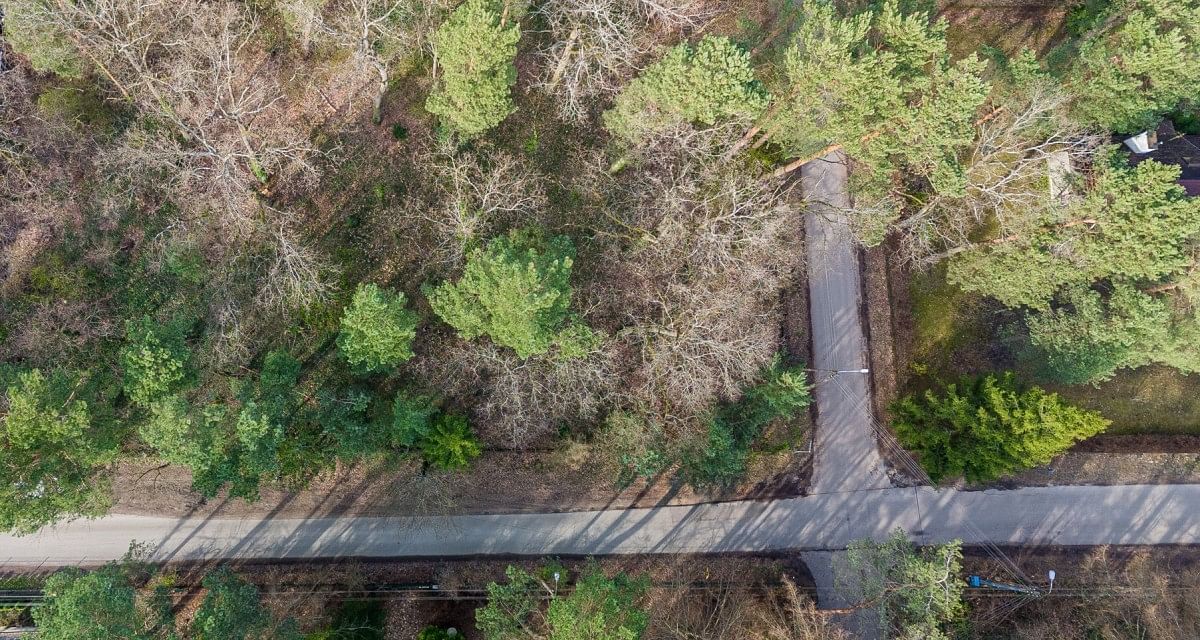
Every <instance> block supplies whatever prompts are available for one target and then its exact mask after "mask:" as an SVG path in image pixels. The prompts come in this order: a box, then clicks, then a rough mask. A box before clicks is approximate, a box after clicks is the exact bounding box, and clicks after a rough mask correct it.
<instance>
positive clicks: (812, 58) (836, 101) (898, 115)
mask: <svg viewBox="0 0 1200 640" xmlns="http://www.w3.org/2000/svg"><path fill="white" fill-rule="evenodd" d="M946 27H947V24H946V22H945V20H938V21H936V22H934V21H932V20H931V18H930V16H929V14H927V13H924V12H912V13H906V12H904V11H902V10H901V8H900V3H897V2H895V1H894V0H889V1H888V2H885V3H883V4H882V6H881V7H880V8H878V9H866V10H864V11H863V12H861V13H858V14H855V15H851V16H843V15H841V14H839V12H838V10H837V9H835V8H834V6H833V5H832V4H831V3H827V2H812V3H805V4H804V8H803V10H802V13H801V16H800V22H799V24H798V26H797V29H796V32H795V35H794V36H793V40H792V43H791V44H790V46H789V47H788V48H787V50H786V53H785V55H784V60H783V73H782V74H781V77H780V78H779V79H778V80H777V81H776V82H774V83H773V84H772V87H771V90H772V95H773V98H774V100H773V103H772V105H771V107H770V108H769V109H768V110H767V111H766V112H765V113H764V114H763V117H762V118H761V119H760V120H759V123H758V127H759V128H760V129H761V134H760V138H759V140H758V142H757V143H756V145H761V144H763V143H764V142H767V141H770V142H772V143H774V144H776V145H779V146H781V147H783V149H784V151H785V153H786V156H787V157H794V156H808V155H810V154H814V153H818V152H819V151H820V150H821V149H823V148H826V147H827V146H828V145H833V144H839V145H841V146H842V148H843V149H845V151H846V153H847V154H848V155H849V156H850V157H852V158H853V159H854V161H855V163H856V171H855V178H854V179H855V185H854V187H855V192H856V197H857V198H859V199H860V200H863V201H864V202H866V201H869V200H870V201H875V200H881V199H882V200H889V199H891V198H892V195H891V193H890V192H891V190H892V186H891V185H892V179H893V177H894V176H895V174H896V173H897V172H903V173H904V174H906V175H908V176H912V177H915V178H919V179H921V180H923V181H925V182H926V183H928V185H929V186H930V187H931V188H932V189H933V190H934V191H936V192H939V193H958V192H961V190H962V189H963V186H964V185H963V177H962V171H963V170H962V167H961V164H960V161H959V158H958V155H959V153H960V152H961V151H962V150H964V149H965V148H967V147H968V146H969V145H970V144H971V142H972V141H973V140H974V138H975V128H974V126H973V122H974V120H975V119H976V113H977V112H978V110H979V108H980V107H981V106H982V105H983V102H984V100H985V99H986V97H987V95H988V91H989V85H988V83H987V82H985V81H984V80H983V78H982V72H983V68H984V65H983V63H982V62H981V61H980V60H979V59H978V58H976V57H975V56H974V55H971V56H968V57H966V58H963V59H961V60H958V61H952V60H951V56H950V53H949V50H948V49H947V47H946ZM895 208H896V205H889V206H887V207H884V208H883V209H881V211H880V213H879V215H880V216H882V217H880V218H878V219H867V220H863V221H861V223H860V226H863V227H864V229H863V231H862V232H861V233H860V236H861V237H862V238H863V240H864V241H866V242H867V243H868V244H874V243H877V242H878V241H880V240H881V239H882V236H883V232H884V231H885V229H886V226H887V225H888V224H890V223H891V222H892V221H893V220H894V219H895V218H896V217H897V216H898V215H899V212H898V211H896V210H895Z"/></svg>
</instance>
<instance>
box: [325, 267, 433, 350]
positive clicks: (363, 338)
mask: <svg viewBox="0 0 1200 640" xmlns="http://www.w3.org/2000/svg"><path fill="white" fill-rule="evenodd" d="M418 323H419V318H418V317H417V314H415V313H413V312H412V311H409V310H408V308H407V307H406V306H405V298H404V293H403V292H395V293H393V292H392V291H389V290H387V289H381V288H379V287H378V286H376V285H374V284H369V283H367V284H359V285H358V289H356V290H355V292H354V298H353V299H352V300H351V301H350V305H349V306H348V307H346V310H345V312H344V313H343V314H342V324H341V332H340V333H339V334H338V337H337V345H338V349H339V350H341V352H342V356H343V357H345V358H346V362H349V363H350V365H351V366H353V367H356V368H359V369H362V370H364V371H384V370H387V369H390V368H392V367H395V366H396V365H398V364H400V363H401V362H404V361H405V360H408V359H409V358H411V357H412V356H413V352H412V341H413V338H415V337H416V335H417V324H418Z"/></svg>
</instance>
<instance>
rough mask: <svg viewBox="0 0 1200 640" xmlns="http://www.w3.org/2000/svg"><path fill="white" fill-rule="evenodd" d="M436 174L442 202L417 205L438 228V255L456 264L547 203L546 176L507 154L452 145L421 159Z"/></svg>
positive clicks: (532, 216) (420, 213) (422, 215)
mask: <svg viewBox="0 0 1200 640" xmlns="http://www.w3.org/2000/svg"><path fill="white" fill-rule="evenodd" d="M417 163H418V165H419V166H423V167H429V168H430V169H431V170H432V171H433V173H434V176H435V180H434V182H435V183H436V185H437V190H438V193H437V194H435V196H434V197H435V198H436V199H437V202H435V203H432V204H428V206H427V203H418V204H416V206H418V207H420V210H419V211H418V212H417V213H416V215H417V216H419V217H420V218H422V219H424V220H425V221H426V222H428V223H429V224H430V225H431V226H432V227H433V235H434V237H435V242H436V248H435V256H434V257H435V259H436V260H437V261H438V262H441V263H443V264H445V265H447V266H449V267H451V268H456V267H458V266H460V265H461V264H462V261H463V257H464V252H465V251H466V249H467V248H468V247H470V246H472V245H478V244H479V243H482V242H484V241H486V240H487V239H488V238H491V237H493V236H495V235H497V234H498V233H499V232H501V231H502V230H503V229H504V228H505V227H508V226H512V225H514V224H517V223H524V224H528V223H529V222H530V221H532V220H534V219H536V218H537V216H538V215H539V214H540V212H541V210H542V209H543V207H545V205H546V193H545V189H544V187H543V185H542V178H541V177H540V176H538V175H537V174H535V173H534V172H533V171H532V170H531V169H530V168H529V167H528V166H527V165H526V164H525V163H524V162H522V161H521V160H520V159H518V158H516V157H513V156H511V155H508V154H506V153H491V154H475V153H469V152H461V151H459V150H457V149H455V148H454V147H453V146H451V145H450V144H449V143H443V144H441V145H439V146H438V147H437V148H436V149H435V150H434V151H433V153H431V154H428V155H422V156H421V157H419V158H418V160H417Z"/></svg>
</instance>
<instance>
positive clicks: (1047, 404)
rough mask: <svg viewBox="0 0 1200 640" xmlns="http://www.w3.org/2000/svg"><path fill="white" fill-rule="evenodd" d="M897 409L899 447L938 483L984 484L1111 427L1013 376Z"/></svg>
mask: <svg viewBox="0 0 1200 640" xmlns="http://www.w3.org/2000/svg"><path fill="white" fill-rule="evenodd" d="M892 411H893V412H894V414H895V419H894V421H893V423H892V424H893V426H894V427H895V429H896V434H897V436H899V438H900V442H901V443H903V444H904V446H905V447H907V448H909V449H913V450H914V451H916V452H917V453H919V454H920V457H921V466H923V467H924V468H925V470H926V471H927V472H928V473H929V476H930V478H932V479H933V480H934V481H941V480H943V479H946V478H953V477H957V476H964V477H965V478H966V479H967V480H968V481H970V482H986V481H989V480H994V479H996V478H999V477H1000V476H1002V475H1005V474H1009V473H1014V472H1017V471H1020V470H1022V469H1027V468H1029V467H1033V466H1037V465H1042V464H1046V463H1048V462H1050V461H1051V460H1052V459H1053V458H1054V456H1057V455H1058V454H1060V453H1062V452H1063V451H1066V450H1067V448H1068V447H1070V446H1071V445H1073V444H1075V443H1076V442H1078V441H1080V440H1084V439H1086V438H1090V437H1092V436H1094V435H1096V434H1097V433H1100V432H1101V431H1103V430H1104V429H1105V428H1107V427H1108V425H1109V421H1108V420H1106V419H1104V418H1103V417H1101V416H1100V414H1098V413H1095V412H1092V411H1085V410H1083V409H1079V408H1076V407H1072V406H1070V405H1067V404H1064V403H1063V402H1062V401H1061V400H1059V398H1058V395H1057V394H1053V393H1047V392H1046V391H1043V390H1042V389H1040V388H1038V387H1031V388H1028V389H1026V388H1023V387H1021V386H1019V385H1018V384H1017V382H1016V380H1015V379H1014V378H1013V376H1012V374H1005V375H1003V376H1000V377H996V376H994V375H987V376H984V377H982V378H977V379H970V378H963V379H962V380H960V381H959V382H958V383H957V384H950V385H947V386H946V388H945V389H944V390H943V391H942V393H940V394H937V393H934V392H933V391H926V392H925V393H924V394H923V395H920V396H908V397H905V398H902V399H901V400H900V401H898V402H897V403H896V404H895V405H894V406H893V407H892Z"/></svg>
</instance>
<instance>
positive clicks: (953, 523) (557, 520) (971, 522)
mask: <svg viewBox="0 0 1200 640" xmlns="http://www.w3.org/2000/svg"><path fill="white" fill-rule="evenodd" d="M896 527H902V528H904V529H905V530H907V531H909V532H911V533H912V535H913V538H914V539H915V540H916V541H917V542H919V543H927V542H928V543H932V542H939V541H945V540H950V539H955V538H957V539H961V540H963V541H964V542H965V543H967V544H972V543H977V542H984V541H990V542H994V543H996V544H1000V545H1004V544H1038V545H1099V544H1198V543H1200V485H1127V486H1113V487H1099V486H1080V487H1037V488H1029V489H1018V490H1013V491H981V492H960V491H955V490H950V489H945V490H941V491H937V490H934V489H932V488H929V487H920V488H908V489H881V490H864V491H848V492H840V493H826V494H814V495H810V496H807V497H804V498H795V499H790V500H777V501H773V502H753V501H743V502H728V503H717V504H704V505H695V506H670V507H659V508H654V509H629V510H622V511H597V512H574V513H556V514H514V515H491V516H453V517H430V518H344V519H341V518H333V519H330V518H318V519H310V520H299V519H296V520H222V519H190V520H189V519H184V520H175V519H169V518H152V517H137V516H108V517H104V518H100V519H98V520H90V521H84V520H81V521H75V522H71V523H67V524H63V525H59V526H57V527H52V528H47V529H44V530H42V531H40V532H38V533H37V534H35V535H32V536H28V537H13V536H7V535H5V536H0V565H12V566H21V565H25V566H27V565H30V564H45V565H47V566H54V565H65V564H97V563H102V562H105V561H107V560H112V559H115V558H119V557H120V556H121V555H122V554H124V553H125V551H126V550H127V549H128V547H129V544H130V542H131V541H135V540H136V541H138V542H143V543H146V544H148V545H149V547H150V549H151V550H152V552H153V557H154V558H156V559H159V560H162V561H172V560H195V559H216V558H240V559H247V558H339V557H353V556H359V557H399V556H469V555H490V554H527V555H545V554H564V555H565V554H581V555H586V554H635V553H689V552H690V553H706V552H727V551H763V550H785V549H799V550H821V549H841V548H844V547H845V546H846V545H847V543H849V542H850V541H852V540H854V539H858V538H863V537H868V536H871V537H877V538H878V537H883V536H885V535H886V534H887V533H888V532H889V531H891V530H892V529H895V528H896ZM985 538H986V540H985Z"/></svg>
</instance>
